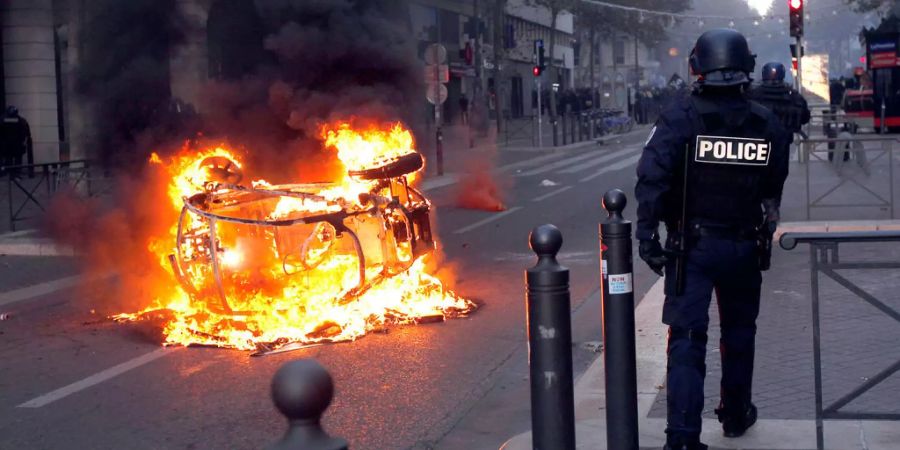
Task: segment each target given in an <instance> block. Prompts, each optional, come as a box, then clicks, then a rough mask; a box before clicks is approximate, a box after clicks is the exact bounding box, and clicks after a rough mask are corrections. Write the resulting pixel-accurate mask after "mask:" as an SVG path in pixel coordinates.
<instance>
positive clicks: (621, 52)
mask: <svg viewBox="0 0 900 450" xmlns="http://www.w3.org/2000/svg"><path fill="white" fill-rule="evenodd" d="M613 60H614V61H615V63H616V64H625V41H623V40H621V39H616V41H615V42H614V43H613Z"/></svg>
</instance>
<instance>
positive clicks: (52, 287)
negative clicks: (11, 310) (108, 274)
mask: <svg viewBox="0 0 900 450" xmlns="http://www.w3.org/2000/svg"><path fill="white" fill-rule="evenodd" d="M100 278H103V277H101V276H93V277H83V276H81V275H75V276H71V277H66V278H60V279H58V280H53V281H48V282H46V283H41V284H35V285H33V286H26V287H23V288H20V289H14V290H12V291H7V292H3V293H0V306H4V305H9V304H12V303H17V302H24V301H26V300H31V299H34V298H38V297H42V296H45V295H47V294H52V293H54V292H56V291H61V290H63V289H68V288H70V287H73V286H77V285H79V284H81V283H83V282H84V283H86V282H89V281H93V280H95V279H100Z"/></svg>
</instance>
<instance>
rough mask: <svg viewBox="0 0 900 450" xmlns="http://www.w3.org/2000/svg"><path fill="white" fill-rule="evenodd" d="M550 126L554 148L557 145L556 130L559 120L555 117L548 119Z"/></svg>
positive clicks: (557, 132) (557, 135)
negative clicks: (551, 127)
mask: <svg viewBox="0 0 900 450" xmlns="http://www.w3.org/2000/svg"><path fill="white" fill-rule="evenodd" d="M550 125H553V146H554V147H556V146H557V145H559V131H558V130H557V128H558V126H559V119H558V118H556V117H552V118H550Z"/></svg>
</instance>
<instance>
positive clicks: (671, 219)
mask: <svg viewBox="0 0 900 450" xmlns="http://www.w3.org/2000/svg"><path fill="white" fill-rule="evenodd" d="M754 65H755V55H753V54H751V53H750V49H749V47H748V45H747V40H746V39H745V38H744V36H743V35H741V34H740V33H738V32H737V31H734V30H729V29H717V30H711V31H708V32H706V33H704V34H703V35H702V36H700V38H699V39H698V40H697V43H696V45H695V46H694V49H693V51H692V52H691V56H690V66H691V70H692V72H693V73H694V74H695V75H698V76H699V78H698V80H697V82H696V83H695V84H694V85H693V89H692V91H690V92H689V93H685V94H683V95H681V96H680V97H678V98H676V100H675V101H673V102H672V103H671V104H670V105H669V106H668V107H667V108H666V109H665V110H664V111H663V112H662V114H661V115H660V117H659V119H658V120H657V122H656V126H655V127H654V128H653V130H652V131H651V133H650V137H649V138H648V140H647V144H646V145H645V147H644V151H643V154H642V155H641V159H640V162H639V163H638V168H637V175H638V181H637V185H636V187H635V194H636V197H637V200H638V223H637V238H638V239H639V240H640V246H639V253H640V257H641V259H643V260H644V261H645V262H646V263H647V264H648V265H649V266H650V268H651V269H652V270H653V271H654V272H656V273H658V274H659V275H663V274H664V275H665V280H666V281H665V293H666V299H665V303H664V306H663V322H664V323H665V324H667V325H669V340H668V352H667V353H668V361H667V375H666V376H667V383H666V386H667V389H668V392H667V398H666V400H667V406H668V414H667V427H666V435H667V439H666V447H665V448H666V449H671V450H683V449H687V450H697V449H706V448H707V447H706V446H705V445H703V444H702V443H700V428H701V412H702V411H703V382H704V376H705V374H706V366H705V359H706V341H707V328H708V325H709V312H708V310H709V304H710V301H711V295H712V292H713V290H715V291H716V298H717V300H718V305H719V314H720V322H721V335H722V338H721V342H720V349H721V355H722V380H721V402H720V404H719V408H718V409H717V410H716V413H717V414H718V416H719V420H720V422H722V426H723V430H724V433H725V436H727V437H737V436H741V435H742V434H744V432H745V431H746V430H747V428H749V427H750V426H751V425H753V423H754V422H755V421H756V408H755V407H754V406H753V404H752V403H751V401H750V400H751V398H750V397H751V395H750V394H751V381H752V377H753V352H754V339H755V335H756V318H757V315H758V313H759V297H760V286H761V283H762V277H761V273H760V271H761V264H762V265H765V264H766V262H765V261H763V260H764V259H765V257H764V256H765V255H764V252H761V251H760V248H759V241H760V239H758V238H759V236H760V235H761V233H762V234H763V235H766V236H767V237H768V239H769V240H768V242H769V244H771V233H772V232H774V225H775V222H776V221H777V220H778V206H779V204H780V200H781V192H782V188H783V185H784V180H785V178H787V171H788V142H787V134H786V132H785V130H784V128H783V127H782V125H781V123H780V122H779V120H778V118H777V117H776V116H775V115H774V114H773V113H772V112H771V111H769V110H768V109H766V108H765V107H763V106H761V105H759V104H757V103H754V102H752V101H749V100H748V99H747V98H746V95H745V90H746V89H747V88H748V87H749V85H750V82H751V78H750V74H751V73H753V68H754ZM659 222H664V223H665V225H666V230H667V239H666V249H663V246H662V245H661V244H660V237H659V234H658V231H657V228H658V225H659ZM763 225H765V226H763ZM769 248H771V247H769Z"/></svg>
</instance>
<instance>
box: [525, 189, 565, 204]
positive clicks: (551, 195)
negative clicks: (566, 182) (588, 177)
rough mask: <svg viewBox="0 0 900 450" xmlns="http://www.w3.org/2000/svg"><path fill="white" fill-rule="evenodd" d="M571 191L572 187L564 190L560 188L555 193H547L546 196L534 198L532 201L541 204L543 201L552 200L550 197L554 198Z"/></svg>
mask: <svg viewBox="0 0 900 450" xmlns="http://www.w3.org/2000/svg"><path fill="white" fill-rule="evenodd" d="M569 189H572V186H566V187H563V188H559V189H557V190H555V191H553V192H548V193H546V194H544V195H541V196H538V197H535V198H533V199H532V200H531V201H533V202H539V201H541V200H546V199H548V198H550V197H553V196H554V195H556V194H562V193H563V192H566V191H568V190H569Z"/></svg>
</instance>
